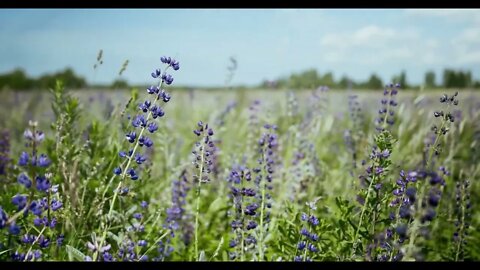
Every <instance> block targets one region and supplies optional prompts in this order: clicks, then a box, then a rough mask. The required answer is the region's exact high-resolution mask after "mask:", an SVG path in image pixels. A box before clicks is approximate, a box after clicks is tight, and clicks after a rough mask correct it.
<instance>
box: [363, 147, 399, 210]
mask: <svg viewBox="0 0 480 270" xmlns="http://www.w3.org/2000/svg"><path fill="white" fill-rule="evenodd" d="M390 154H391V153H390V150H388V149H384V150H381V149H379V148H378V147H377V146H374V147H373V149H372V153H370V160H372V162H373V164H372V165H369V166H367V168H366V169H365V174H363V175H360V176H359V179H360V184H361V185H362V186H363V187H367V186H368V183H369V181H373V179H374V178H377V180H378V179H380V176H382V175H383V174H384V173H385V170H386V167H387V166H388V165H389V163H390V162H388V161H389V160H388V158H389V157H390ZM363 163H364V164H365V162H363ZM373 187H374V189H375V190H377V191H378V190H380V189H381V188H382V183H381V182H380V181H375V185H374V186H373ZM361 204H362V205H363V203H361Z"/></svg>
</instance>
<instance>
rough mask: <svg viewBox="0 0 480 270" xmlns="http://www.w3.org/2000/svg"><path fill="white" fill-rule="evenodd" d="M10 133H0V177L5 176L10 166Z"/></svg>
mask: <svg viewBox="0 0 480 270" xmlns="http://www.w3.org/2000/svg"><path fill="white" fill-rule="evenodd" d="M9 154H10V133H9V132H8V131H2V132H1V133H0V175H6V173H7V169H8V167H9V164H10V158H9Z"/></svg>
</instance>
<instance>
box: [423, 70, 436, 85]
mask: <svg viewBox="0 0 480 270" xmlns="http://www.w3.org/2000/svg"><path fill="white" fill-rule="evenodd" d="M425 87H428V88H435V87H437V86H436V84H435V72H433V71H428V72H427V73H425Z"/></svg>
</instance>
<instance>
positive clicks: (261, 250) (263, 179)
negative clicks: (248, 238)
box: [258, 148, 267, 261]
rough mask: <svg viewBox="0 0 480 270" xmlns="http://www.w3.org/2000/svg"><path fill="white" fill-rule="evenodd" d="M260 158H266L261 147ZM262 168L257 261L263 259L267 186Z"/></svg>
mask: <svg viewBox="0 0 480 270" xmlns="http://www.w3.org/2000/svg"><path fill="white" fill-rule="evenodd" d="M262 160H263V162H264V163H266V160H265V149H263V148H262ZM264 170H265V166H264V168H263V170H262V179H261V181H263V186H262V203H261V207H260V226H259V228H260V232H259V233H260V235H259V237H258V256H259V258H258V259H259V261H263V257H264V253H263V229H264V228H263V215H264V208H265V195H266V194H265V193H266V190H265V189H266V186H267V183H266V181H267V180H266V179H265V173H264Z"/></svg>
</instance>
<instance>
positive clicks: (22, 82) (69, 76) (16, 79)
mask: <svg viewBox="0 0 480 270" xmlns="http://www.w3.org/2000/svg"><path fill="white" fill-rule="evenodd" d="M56 79H61V80H62V81H63V82H64V84H65V86H66V87H69V88H84V87H86V86H87V81H86V80H85V79H84V78H82V77H79V76H77V75H76V74H75V72H73V70H72V69H70V68H67V69H65V70H63V71H60V72H56V73H53V74H45V75H42V76H40V77H38V78H30V77H28V76H27V74H26V73H25V71H23V70H22V69H15V70H13V71H12V72H9V73H6V74H0V90H1V89H5V88H8V89H22V90H24V89H48V88H51V87H54V86H55V80H56Z"/></svg>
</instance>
